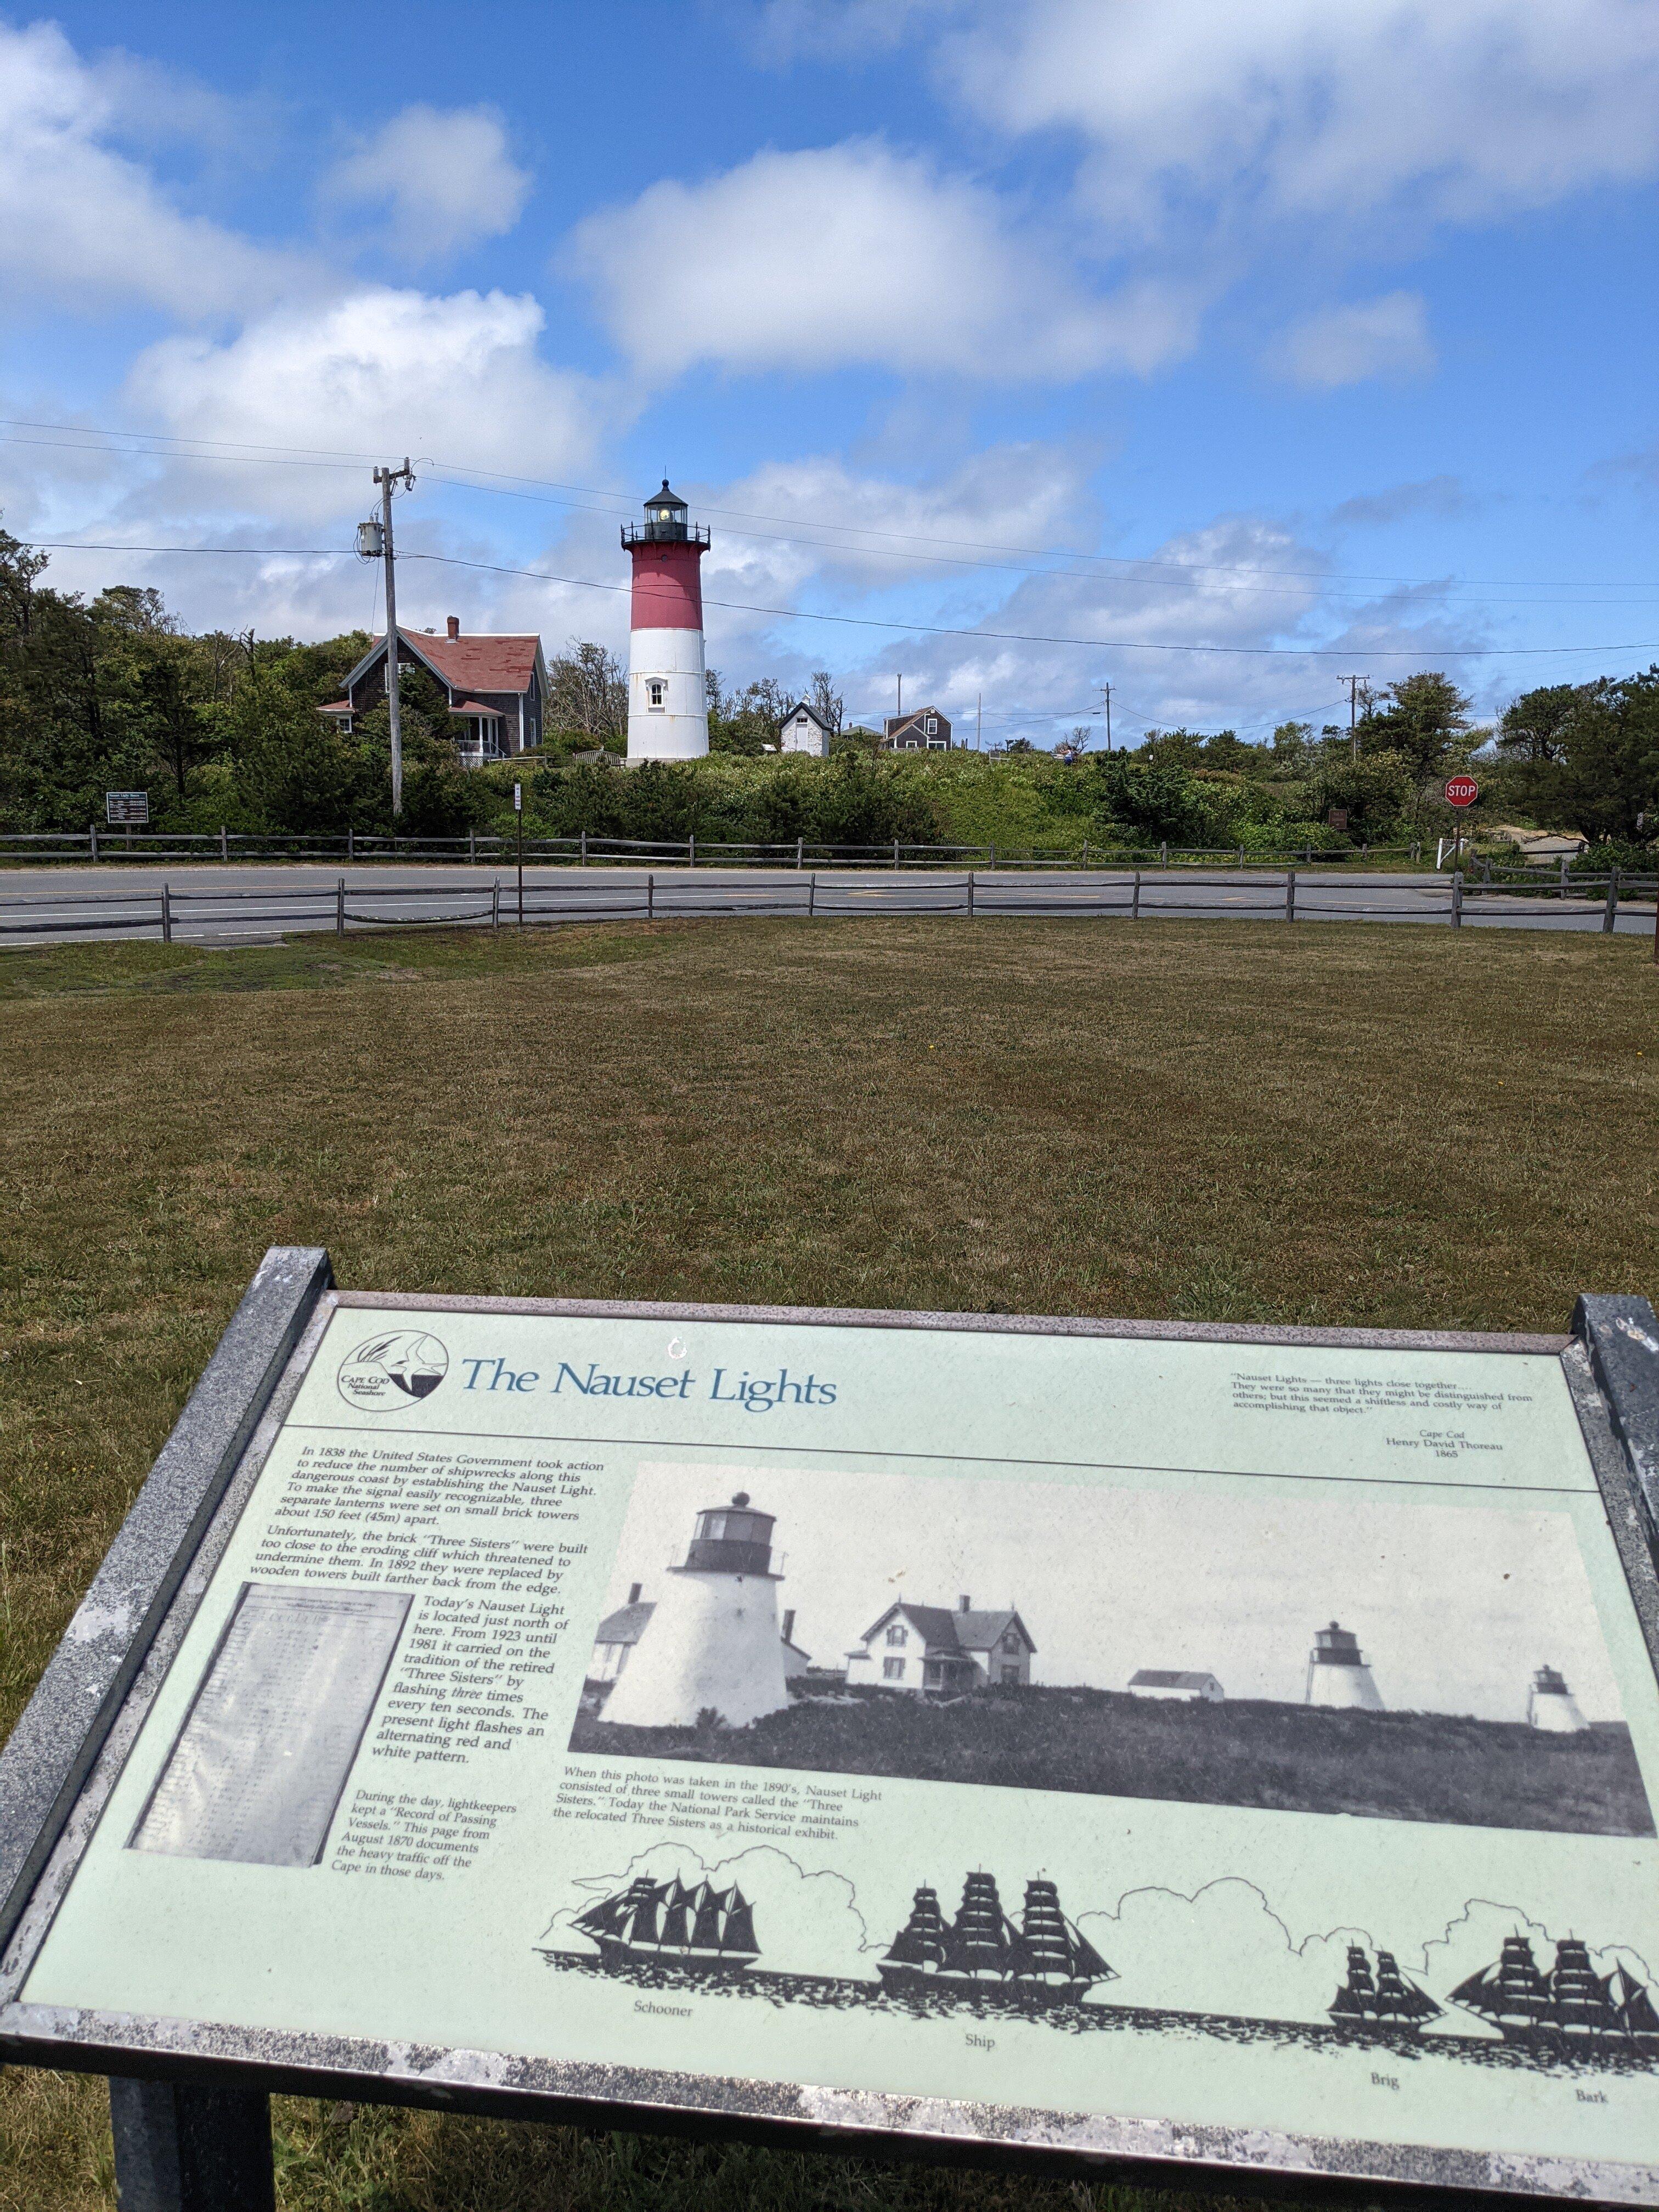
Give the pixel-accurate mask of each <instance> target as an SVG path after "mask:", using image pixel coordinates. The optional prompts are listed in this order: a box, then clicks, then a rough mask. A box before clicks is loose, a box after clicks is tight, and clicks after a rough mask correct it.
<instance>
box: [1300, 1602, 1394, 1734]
mask: <svg viewBox="0 0 1659 2212" xmlns="http://www.w3.org/2000/svg"><path fill="white" fill-rule="evenodd" d="M1302 1702H1303V1704H1304V1705H1340V1706H1346V1708H1347V1709H1348V1710H1349V1711H1357V1712H1362V1713H1380V1712H1381V1711H1383V1700H1382V1699H1381V1698H1379V1697H1378V1696H1377V1694H1376V1683H1375V1682H1373V1681H1372V1680H1371V1670H1370V1668H1369V1667H1368V1666H1367V1665H1366V1664H1365V1659H1364V1653H1363V1652H1362V1651H1361V1650H1360V1649H1359V1639H1358V1637H1356V1636H1354V1635H1352V1634H1351V1633H1350V1632H1349V1631H1348V1630H1347V1629H1346V1628H1339V1627H1338V1626H1337V1624H1336V1623H1335V1621H1332V1622H1331V1623H1330V1625H1329V1626H1328V1627H1326V1628H1318V1629H1316V1630H1315V1631H1314V1648H1313V1650H1311V1651H1310V1653H1309V1654H1308V1684H1307V1688H1306V1691H1305V1692H1304V1695H1303V1699H1302Z"/></svg>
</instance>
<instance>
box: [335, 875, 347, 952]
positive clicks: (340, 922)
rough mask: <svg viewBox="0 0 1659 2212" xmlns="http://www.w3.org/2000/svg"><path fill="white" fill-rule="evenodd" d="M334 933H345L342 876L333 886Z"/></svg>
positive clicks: (341, 934)
mask: <svg viewBox="0 0 1659 2212" xmlns="http://www.w3.org/2000/svg"><path fill="white" fill-rule="evenodd" d="M334 934H335V935H336V936H337V937H343V936H344V935H345V878H344V877H343V876H342V877H341V878H340V879H339V881H338V882H337V884H335V886H334Z"/></svg>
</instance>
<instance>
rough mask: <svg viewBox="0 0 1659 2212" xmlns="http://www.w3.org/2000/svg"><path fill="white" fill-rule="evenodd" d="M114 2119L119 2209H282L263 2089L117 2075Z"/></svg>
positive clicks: (111, 2112) (248, 2211)
mask: <svg viewBox="0 0 1659 2212" xmlns="http://www.w3.org/2000/svg"><path fill="white" fill-rule="evenodd" d="M109 2116H110V2124H111V2127H112V2130H113V2131H114V2136H115V2198H116V2203H117V2204H118V2207H119V2212H276V2180H275V2177H274V2173H273V2170H272V2166H271V2160H270V2098H269V2097H268V2096H266V2095H265V2094H264V2091H263V2090H258V2089H216V2088H204V2087H201V2086H200V2085H198V2084H197V2083H195V2082H187V2081H129V2080H127V2079H126V2078H125V2076H122V2075H111V2077H110V2085H109Z"/></svg>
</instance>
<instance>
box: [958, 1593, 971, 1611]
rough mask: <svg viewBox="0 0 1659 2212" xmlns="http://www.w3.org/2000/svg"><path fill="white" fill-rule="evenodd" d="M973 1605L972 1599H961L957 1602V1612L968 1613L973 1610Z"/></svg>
mask: <svg viewBox="0 0 1659 2212" xmlns="http://www.w3.org/2000/svg"><path fill="white" fill-rule="evenodd" d="M971 1604H972V1601H971V1600H970V1599H968V1598H965V1597H959V1598H958V1599H957V1612H958V1613H967V1612H969V1610H970V1609H971Z"/></svg>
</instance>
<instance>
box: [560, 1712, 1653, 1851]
mask: <svg viewBox="0 0 1659 2212" xmlns="http://www.w3.org/2000/svg"><path fill="white" fill-rule="evenodd" d="M570 1747H571V1749H572V1750H573V1751H585V1752H593V1753H599V1754H602V1755H603V1756H605V1757H607V1758H611V1759H630V1758H631V1759H696V1760H703V1761H708V1762H713V1763H714V1764H716V1765H726V1764H731V1765H742V1766H789V1767H799V1768H802V1769H805V1770H806V1771H816V1772H820V1773H827V1774H902V1775H908V1777H909V1778H911V1779H912V1780H914V1781H917V1782H975V1783H979V1784H988V1785H990V1786H993V1787H994V1788H997V1789H1006V1790H1085V1791H1086V1792H1088V1793H1089V1794H1090V1795H1091V1796H1098V1797H1162V1798H1178V1799H1182V1800H1184V1801H1187V1802H1192V1803H1195V1804H1201V1805H1255V1806H1261V1807H1266V1808H1271V1809H1273V1810H1274V1811H1279V1812H1296V1813H1348V1814H1354V1815H1356V1816H1358V1817H1360V1818H1366V1819H1371V1820H1455V1821H1463V1822H1468V1823H1470V1824H1472V1825H1474V1826H1477V1827H1487V1828H1544V1829H1559V1830H1574V1831H1577V1832H1580V1833H1582V1834H1585V1835H1621V1836H1650V1835H1651V1834H1652V1833H1653V1815H1652V1814H1651V1813H1650V1811H1649V1809H1648V1802H1647V1799H1646V1796H1644V1792H1643V1789H1642V1772H1641V1769H1640V1768H1639V1767H1638V1765H1637V1763H1636V1753H1635V1751H1634V1749H1633V1748H1632V1744H1631V1740H1630V1731H1629V1729H1626V1728H1625V1727H1624V1726H1622V1725H1611V1726H1607V1727H1598V1728H1595V1729H1589V1730H1587V1731H1586V1732H1585V1733H1584V1734H1583V1735H1573V1736H1565V1735H1560V1736H1547V1735H1540V1734H1539V1733H1538V1731H1537V1730H1536V1729H1530V1728H1528V1727H1527V1726H1526V1725H1525V1724H1524V1723H1519V1722H1516V1723H1510V1722H1506V1721H1479V1720H1468V1719H1458V1718H1455V1717H1452V1716H1449V1715H1448V1714H1444V1713H1393V1712H1390V1713H1361V1712H1334V1711H1314V1710H1312V1709H1310V1708H1306V1707H1304V1706H1301V1705H1270V1704H1267V1703H1265V1702H1262V1701H1258V1700H1253V1699H1243V1698H1233V1699H1228V1700H1227V1702H1226V1703H1225V1704H1222V1705H1205V1704H1202V1703H1199V1704H1194V1705H1176V1704H1169V1705H1164V1704H1159V1703H1157V1702H1155V1701H1154V1700H1152V1699H1147V1698H1133V1697H1130V1696H1128V1695H1127V1693H1126V1692H1123V1691H1114V1690H1090V1689H1060V1688H1049V1687H1044V1686H1032V1687H1030V1688H1028V1689H1020V1690H1004V1689H993V1690H990V1691H987V1692H984V1693H982V1694H981V1695H978V1696H975V1697H972V1698H964V1699H955V1700H953V1701H952V1702H951V1703H950V1704H948V1705H934V1704H931V1703H925V1702H924V1701H923V1700H922V1699H920V1698H910V1697H906V1696H905V1695H904V1694H903V1692H899V1691H892V1692H883V1691H881V1690H879V1689H870V1690H861V1691H860V1692H856V1693H854V1694H853V1695H852V1696H850V1697H849V1696H848V1695H846V1694H844V1693H843V1694H842V1695H841V1696H839V1697H836V1698H834V1699H829V1698H822V1699H801V1700H800V1701H799V1702H797V1703H796V1704H794V1705H790V1706H788V1707H787V1709H786V1710H785V1711H782V1712H777V1713H768V1714H766V1715H765V1716H764V1717H763V1718H761V1719H760V1720H757V1721H754V1722H751V1723H750V1725H749V1726H748V1727H747V1728H743V1729H731V1728H726V1727H724V1726H723V1725H719V1724H717V1725H715V1726H713V1727H696V1728H619V1727H617V1726H615V1725H613V1724H612V1723H610V1722H607V1721H605V1719H603V1718H596V1717H592V1716H591V1715H589V1714H586V1713H583V1714H580V1715H579V1716H578V1717H577V1720H576V1724H575V1727H574V1729H573V1731H572V1733H571V1738H570Z"/></svg>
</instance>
